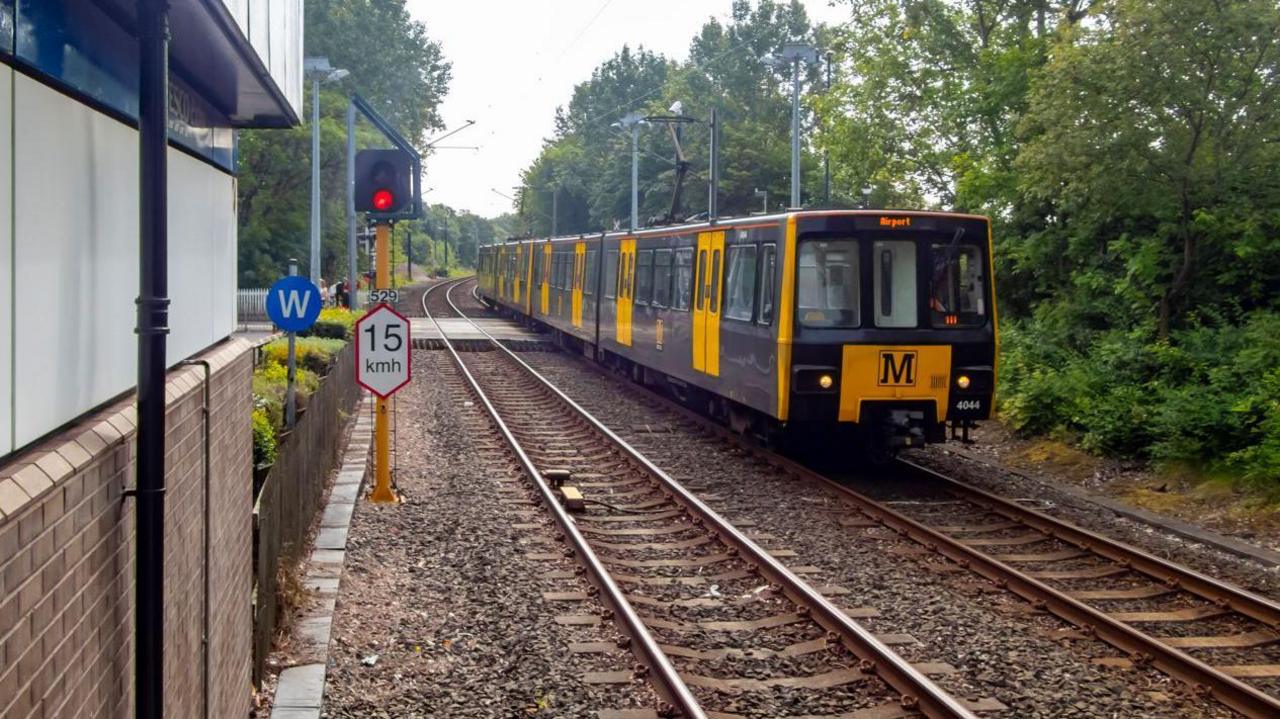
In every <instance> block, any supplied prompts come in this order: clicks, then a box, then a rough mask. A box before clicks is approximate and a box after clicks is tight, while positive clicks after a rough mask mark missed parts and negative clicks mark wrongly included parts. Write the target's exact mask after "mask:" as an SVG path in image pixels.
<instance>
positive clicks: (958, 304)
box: [929, 243, 987, 327]
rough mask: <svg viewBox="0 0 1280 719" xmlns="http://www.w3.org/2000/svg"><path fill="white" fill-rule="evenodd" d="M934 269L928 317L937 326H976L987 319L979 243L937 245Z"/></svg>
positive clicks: (933, 249) (934, 252)
mask: <svg viewBox="0 0 1280 719" xmlns="http://www.w3.org/2000/svg"><path fill="white" fill-rule="evenodd" d="M931 249H932V251H933V252H932V254H933V272H932V273H931V278H930V285H931V287H930V289H929V317H930V319H931V321H932V322H933V326H934V327H974V326H980V325H982V324H983V323H984V322H985V321H986V310H987V308H986V302H985V298H984V293H983V279H982V252H981V250H980V249H979V248H978V247H977V245H961V244H954V243H950V244H937V245H934V246H933V247H932V248H931Z"/></svg>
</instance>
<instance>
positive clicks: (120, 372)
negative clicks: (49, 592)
mask: <svg viewBox="0 0 1280 719" xmlns="http://www.w3.org/2000/svg"><path fill="white" fill-rule="evenodd" d="M14 84H15V94H14V102H15V115H14V127H15V135H16V142H15V149H14V166H15V179H16V188H15V193H14V206H15V215H16V217H15V220H16V221H15V232H14V244H15V265H16V270H17V272H16V275H15V289H16V293H15V297H16V307H15V312H16V316H15V320H14V325H15V334H14V336H15V338H16V340H15V341H16V344H17V347H16V351H15V362H14V370H15V378H16V379H15V387H14V394H15V424H16V429H17V432H16V435H17V437H16V440H17V441H16V444H18V445H23V444H26V443H27V442H30V441H31V440H32V439H34V438H36V437H38V436H40V435H42V434H44V433H46V432H49V431H50V430H52V429H54V428H55V427H57V426H58V425H60V424H62V423H64V422H67V421H69V420H71V419H72V418H74V417H76V416H77V415H79V414H80V413H81V412H84V411H85V410H87V409H89V408H90V407H93V406H94V405H97V404H100V403H102V402H104V401H106V400H107V399H109V398H111V397H112V396H113V395H115V394H118V393H120V392H121V391H123V390H124V389H127V388H128V387H130V386H132V385H133V374H134V367H135V362H136V360H135V357H134V353H133V352H130V351H128V347H129V345H131V344H132V340H133V326H134V316H135V313H134V307H133V300H134V297H135V296H136V289H137V257H138V250H137V247H138V204H137V185H138V171H137V167H138V158H137V133H136V132H135V131H134V130H132V129H130V128H128V127H126V126H124V125H122V124H120V123H119V122H116V121H115V120H112V119H109V118H107V117H106V116H105V115H101V114H99V113H96V112H94V111H92V110H90V109H89V108H88V107H85V106H84V105H81V104H79V103H77V102H74V101H72V100H69V99H68V98H67V97H65V96H64V95H61V94H59V93H57V92H54V91H53V90H51V89H49V88H47V87H45V86H44V85H41V84H39V83H37V82H35V81H34V80H31V79H29V78H27V77H25V76H23V75H16V76H15V80H14Z"/></svg>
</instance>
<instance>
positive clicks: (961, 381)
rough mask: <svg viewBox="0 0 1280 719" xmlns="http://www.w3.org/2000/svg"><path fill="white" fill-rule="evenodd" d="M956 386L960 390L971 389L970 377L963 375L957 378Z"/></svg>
mask: <svg viewBox="0 0 1280 719" xmlns="http://www.w3.org/2000/svg"><path fill="white" fill-rule="evenodd" d="M956 386H957V387H959V388H960V389H969V375H967V374H962V375H960V376H959V377H956Z"/></svg>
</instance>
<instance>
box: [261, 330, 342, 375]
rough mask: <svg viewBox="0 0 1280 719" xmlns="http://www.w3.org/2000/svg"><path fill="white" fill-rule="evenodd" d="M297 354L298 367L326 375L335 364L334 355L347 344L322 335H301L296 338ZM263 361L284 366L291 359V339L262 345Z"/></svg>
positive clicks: (281, 339) (276, 340)
mask: <svg viewBox="0 0 1280 719" xmlns="http://www.w3.org/2000/svg"><path fill="white" fill-rule="evenodd" d="M295 343H296V344H295V350H294V351H295V354H296V356H297V361H298V367H300V368H303V369H306V370H308V371H310V372H314V373H315V374H317V375H321V376H323V375H326V374H328V373H329V368H330V367H331V366H332V365H333V357H334V355H336V354H337V353H338V352H340V351H341V350H342V348H343V347H345V346H346V344H347V343H346V342H345V341H344V340H336V339H327V338H322V337H299V338H297V339H296V340H295ZM262 357H263V361H264V362H266V363H275V364H277V365H281V366H284V365H285V364H287V363H288V361H289V341H288V340H287V339H285V338H283V337H281V338H279V339H275V340H272V341H271V342H268V343H267V344H265V345H263V347H262Z"/></svg>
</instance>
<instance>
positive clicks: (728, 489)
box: [523, 353, 1234, 718]
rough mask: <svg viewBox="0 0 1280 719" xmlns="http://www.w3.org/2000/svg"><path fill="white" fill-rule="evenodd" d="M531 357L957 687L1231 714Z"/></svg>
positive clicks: (1008, 698) (1028, 702)
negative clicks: (946, 670)
mask: <svg viewBox="0 0 1280 719" xmlns="http://www.w3.org/2000/svg"><path fill="white" fill-rule="evenodd" d="M523 357H524V358H525V359H526V361H528V362H529V363H530V364H531V365H533V366H534V367H536V368H537V369H538V370H539V371H540V372H543V373H544V374H545V375H546V376H547V377H548V379H551V380H552V381H553V382H555V383H556V384H557V385H558V386H560V387H561V389H563V390H564V391H565V392H566V393H568V394H569V395H570V396H572V397H573V398H574V399H575V400H576V401H578V402H579V403H581V404H582V405H583V406H584V407H586V408H587V409H588V410H589V411H591V412H593V413H595V414H596V416H597V417H599V418H600V419H601V421H603V422H605V424H607V425H609V426H610V427H611V428H613V429H614V430H615V431H616V432H618V433H619V434H620V435H622V436H623V437H624V438H625V439H626V440H627V441H628V442H631V443H632V444H633V445H634V446H636V447H637V448H638V449H640V450H641V452H643V453H645V454H646V455H647V456H648V457H649V458H650V459H651V460H653V461H654V462H655V463H656V464H658V465H659V466H661V467H663V468H665V469H667V470H668V471H669V472H670V473H671V474H672V476H674V477H675V478H676V479H677V480H679V481H682V482H685V483H687V484H688V485H689V486H690V488H691V489H695V490H696V491H698V492H699V493H705V492H710V493H714V494H715V495H719V497H720V498H719V499H712V500H708V504H710V505H711V506H712V507H713V508H715V509H716V510H717V511H721V512H723V513H724V514H725V515H726V516H727V517H728V518H729V519H730V520H731V521H734V522H741V521H743V520H750V521H754V522H756V523H757V525H758V527H759V529H760V530H761V531H766V532H769V533H771V534H774V535H777V536H778V537H780V538H781V540H782V541H779V542H778V543H777V546H784V547H786V548H789V549H792V550H795V551H796V552H797V553H798V555H799V556H798V557H797V558H795V559H794V560H791V562H792V564H813V565H816V566H818V567H820V568H821V569H822V570H823V573H822V574H821V575H820V578H819V579H816V580H815V581H814V583H815V584H818V585H821V584H824V583H828V582H829V583H832V584H836V585H838V586H840V587H843V588H845V589H847V590H849V592H850V594H849V595H847V596H836V597H833V598H834V599H835V600H837V601H838V602H839V603H841V604H843V605H845V606H868V607H873V608H875V609H877V610H879V612H880V613H881V616H880V617H878V618H874V619H865V620H861V621H863V622H864V624H866V625H867V626H868V627H869V628H870V629H872V630H873V631H876V632H878V633H907V634H910V635H911V636H913V637H915V638H916V639H917V640H918V643H917V644H911V645H905V646H901V647H898V649H899V651H900V652H901V653H902V654H904V655H905V656H907V657H908V658H910V659H911V660H913V661H945V662H948V663H950V664H952V665H953V666H954V667H955V668H956V669H957V672H956V673H954V674H950V675H945V676H941V677H938V681H939V683H940V684H941V685H942V686H943V687H944V688H946V689H948V690H950V691H952V692H953V693H954V694H956V695H957V696H962V697H966V698H969V699H976V698H981V697H991V696H994V697H995V698H997V699H999V700H1000V701H1002V702H1004V703H1005V704H1007V705H1008V706H1009V707H1010V713H1009V714H1008V715H1009V716H1013V717H1019V718H1022V717H1028V718H1032V717H1035V718H1039V717H1044V718H1048V717H1055V718H1056V717H1108V718H1110V717H1126V718H1127V717H1217V716H1234V714H1233V713H1232V712H1231V711H1230V710H1228V709H1226V708H1225V707H1223V706H1221V705H1219V704H1216V703H1214V702H1210V701H1205V700H1202V699H1199V698H1197V697H1194V696H1193V695H1191V694H1190V693H1189V692H1188V691H1187V690H1186V689H1185V687H1184V686H1183V685H1181V684H1179V683H1178V682H1175V681H1173V680H1171V679H1169V678H1168V677H1166V676H1165V675H1163V674H1161V673H1159V672H1156V671H1154V670H1140V669H1135V670H1116V669H1110V668H1107V667H1103V666H1099V665H1096V664H1093V663H1091V662H1090V660H1091V659H1092V658H1094V657H1103V656H1114V655H1115V652H1114V651H1113V650H1111V649H1110V648H1109V647H1108V646H1106V645H1105V644H1102V643H1101V642H1095V641H1071V640H1065V639H1054V638H1052V636H1051V633H1052V632H1053V631H1055V630H1058V629H1061V628H1063V627H1064V626H1065V625H1064V624H1063V623H1061V622H1059V621H1058V620H1056V619H1054V618H1052V617H1050V616H1048V615H1043V614H1032V613H1030V612H1029V611H1028V605H1027V604H1026V603H1024V602H1022V601H1020V600H1018V599H1017V598H1015V597H1013V596H1012V595H1011V594H1008V593H1006V592H1002V591H998V590H995V589H994V587H992V586H991V585H989V584H986V583H985V582H981V581H978V580H977V578H976V577H975V576H974V575H971V574H969V573H967V572H958V573H940V572H933V571H928V570H927V565H926V564H923V563H921V562H920V561H917V560H915V559H912V558H909V557H905V556H900V555H897V554H894V553H886V552H884V551H882V550H883V549H884V548H886V547H892V546H899V547H901V546H907V545H902V544H899V543H898V542H896V541H893V540H882V539H877V538H876V536H877V535H876V533H875V532H865V531H860V530H857V529H851V528H847V527H843V526H841V525H840V524H839V523H838V521H837V519H836V518H837V517H838V516H839V515H840V514H842V512H833V511H830V510H834V509H836V508H837V507H839V506H840V505H839V503H838V502H837V500H835V499H833V498H832V497H831V496H830V495H829V494H827V493H826V492H825V491H823V490H819V489H817V488H815V487H813V486H812V485H809V484H806V483H802V482H798V481H796V480H793V479H788V478H786V477H785V476H782V473H781V472H779V470H777V469H776V468H774V467H771V466H768V465H767V464H762V463H760V462H758V461H757V460H755V459H754V458H752V457H750V456H749V455H747V454H746V453H744V452H742V451H741V450H739V449H737V448H735V447H732V446H730V445H729V444H727V443H725V442H724V441H723V440H720V439H719V438H714V437H708V436H705V435H703V434H702V433H700V432H693V431H690V430H689V421H688V420H687V419H685V418H682V417H680V416H679V415H678V414H677V413H675V412H673V411H672V410H670V409H668V408H666V407H665V406H663V405H662V404H661V403H658V402H655V401H654V400H652V399H650V398H648V397H644V396H642V395H640V394H638V393H637V392H635V391H634V389H633V388H632V387H631V386H630V385H629V383H627V382H626V381H625V380H621V379H617V378H612V377H607V376H604V375H602V374H600V373H597V372H592V371H590V370H589V369H588V368H587V367H586V366H585V365H584V364H583V363H582V362H580V361H579V360H577V359H575V358H571V357H569V356H567V355H563V354H550V353H526V354H524V355H523ZM667 428H671V429H674V430H675V431H664V430H665V429H667ZM655 429H656V430H657V431H653V430H655ZM928 559H930V560H931V561H937V560H936V558H928Z"/></svg>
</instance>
